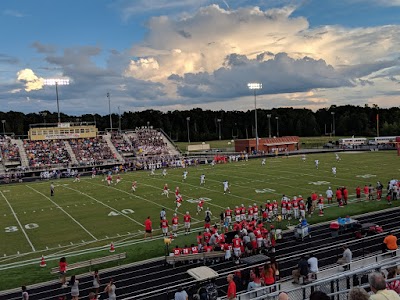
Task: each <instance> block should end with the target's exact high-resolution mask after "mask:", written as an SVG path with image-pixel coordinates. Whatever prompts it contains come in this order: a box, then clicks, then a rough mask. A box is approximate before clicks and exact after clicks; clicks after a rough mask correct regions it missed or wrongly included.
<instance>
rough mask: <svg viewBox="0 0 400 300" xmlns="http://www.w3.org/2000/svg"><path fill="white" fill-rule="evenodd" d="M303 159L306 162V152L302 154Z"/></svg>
mask: <svg viewBox="0 0 400 300" xmlns="http://www.w3.org/2000/svg"><path fill="white" fill-rule="evenodd" d="M301 160H302V161H303V162H306V155H305V154H303V155H302V156H301Z"/></svg>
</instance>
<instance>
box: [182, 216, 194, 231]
mask: <svg viewBox="0 0 400 300" xmlns="http://www.w3.org/2000/svg"><path fill="white" fill-rule="evenodd" d="M191 221H192V217H191V216H190V214H189V212H188V211H187V212H186V214H185V215H184V216H183V222H184V224H185V225H184V226H185V235H187V234H189V232H190V222H191Z"/></svg>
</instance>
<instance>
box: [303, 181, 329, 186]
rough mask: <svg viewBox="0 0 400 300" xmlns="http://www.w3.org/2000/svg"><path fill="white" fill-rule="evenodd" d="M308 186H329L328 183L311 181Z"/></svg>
mask: <svg viewBox="0 0 400 300" xmlns="http://www.w3.org/2000/svg"><path fill="white" fill-rule="evenodd" d="M308 184H313V185H327V184H330V182H329V181H311V182H309V183H308Z"/></svg>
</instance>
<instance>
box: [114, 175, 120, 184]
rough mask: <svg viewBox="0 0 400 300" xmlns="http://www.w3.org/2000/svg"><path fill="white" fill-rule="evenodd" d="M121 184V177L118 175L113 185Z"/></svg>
mask: <svg viewBox="0 0 400 300" xmlns="http://www.w3.org/2000/svg"><path fill="white" fill-rule="evenodd" d="M120 182H121V176H120V175H119V174H118V175H117V179H116V180H115V185H117V184H118V183H120Z"/></svg>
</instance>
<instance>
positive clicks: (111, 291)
mask: <svg viewBox="0 0 400 300" xmlns="http://www.w3.org/2000/svg"><path fill="white" fill-rule="evenodd" d="M115 289H116V287H115V284H114V278H111V279H110V282H109V283H108V284H107V286H106V288H105V289H104V292H106V293H107V294H108V300H116V299H117V295H116V294H115Z"/></svg>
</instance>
